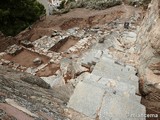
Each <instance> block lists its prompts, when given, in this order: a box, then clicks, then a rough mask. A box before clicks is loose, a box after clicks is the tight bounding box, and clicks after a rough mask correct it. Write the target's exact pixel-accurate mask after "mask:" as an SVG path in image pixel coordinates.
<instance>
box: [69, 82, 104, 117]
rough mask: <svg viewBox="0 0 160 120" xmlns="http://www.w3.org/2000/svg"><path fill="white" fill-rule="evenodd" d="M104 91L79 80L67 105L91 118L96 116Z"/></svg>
mask: <svg viewBox="0 0 160 120" xmlns="http://www.w3.org/2000/svg"><path fill="white" fill-rule="evenodd" d="M104 93H105V90H104V89H101V88H99V87H96V86H93V85H91V84H88V83H84V82H79V83H78V85H77V86H76V88H75V91H74V94H73V95H72V96H71V98H70V100H69V103H68V107H70V108H72V109H74V110H76V111H78V112H80V113H82V114H85V115H86V116H89V117H91V118H96V115H97V111H98V110H99V108H100V105H101V103H102V100H103V95H104Z"/></svg>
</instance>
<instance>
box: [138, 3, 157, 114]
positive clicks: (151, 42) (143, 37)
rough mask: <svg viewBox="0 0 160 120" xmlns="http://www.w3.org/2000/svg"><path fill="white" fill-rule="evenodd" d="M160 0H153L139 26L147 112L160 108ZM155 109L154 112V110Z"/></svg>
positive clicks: (141, 78) (139, 51)
mask: <svg viewBox="0 0 160 120" xmlns="http://www.w3.org/2000/svg"><path fill="white" fill-rule="evenodd" d="M159 31H160V1H159V0H152V2H151V3H150V4H149V6H148V11H147V13H146V16H145V18H144V20H143V22H142V23H141V26H140V28H139V34H138V37H137V43H136V48H137V52H138V53H139V55H140V57H139V65H138V70H139V75H140V90H141V93H142V95H144V97H143V99H142V104H144V105H145V106H146V108H147V113H155V111H157V113H158V111H159V108H160V104H159V102H160V97H159V96H160V95H159V93H160V90H159V89H160V32H159ZM153 111H154V112H153Z"/></svg>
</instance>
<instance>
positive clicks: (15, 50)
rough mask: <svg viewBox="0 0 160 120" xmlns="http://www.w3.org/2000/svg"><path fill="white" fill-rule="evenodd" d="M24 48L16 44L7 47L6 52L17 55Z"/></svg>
mask: <svg viewBox="0 0 160 120" xmlns="http://www.w3.org/2000/svg"><path fill="white" fill-rule="evenodd" d="M22 50H23V48H22V47H20V46H18V45H16V44H14V45H12V46H10V47H8V48H7V50H6V52H7V53H8V54H10V55H17V54H18V53H20V52H21V51H22Z"/></svg>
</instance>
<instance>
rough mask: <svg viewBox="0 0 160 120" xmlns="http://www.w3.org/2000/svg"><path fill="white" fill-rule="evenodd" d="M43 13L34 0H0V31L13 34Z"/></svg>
mask: <svg viewBox="0 0 160 120" xmlns="http://www.w3.org/2000/svg"><path fill="white" fill-rule="evenodd" d="M44 13H45V9H44V6H43V5H41V4H40V3H38V2H37V1H36V0H0V23H1V25H0V31H2V32H3V33H4V34H5V35H10V36H15V35H16V34H18V33H19V32H20V31H22V30H24V29H25V28H26V27H28V26H29V25H31V24H32V23H33V22H35V21H36V20H37V19H39V17H40V16H41V15H42V14H44Z"/></svg>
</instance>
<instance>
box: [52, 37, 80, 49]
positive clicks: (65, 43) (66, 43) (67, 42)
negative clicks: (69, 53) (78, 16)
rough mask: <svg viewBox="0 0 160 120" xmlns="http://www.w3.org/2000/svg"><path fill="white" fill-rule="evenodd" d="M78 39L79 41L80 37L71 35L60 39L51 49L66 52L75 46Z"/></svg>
mask: <svg viewBox="0 0 160 120" xmlns="http://www.w3.org/2000/svg"><path fill="white" fill-rule="evenodd" d="M78 41H79V38H78V37H75V36H69V37H66V38H64V39H63V40H61V41H59V42H58V43H57V44H56V45H54V46H53V47H52V48H51V49H50V50H51V51H54V52H64V51H66V50H68V49H69V48H70V47H72V46H74V45H75V44H76V43H77V42H78Z"/></svg>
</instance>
